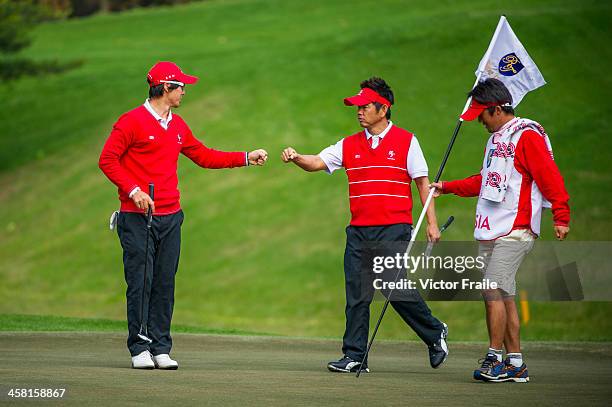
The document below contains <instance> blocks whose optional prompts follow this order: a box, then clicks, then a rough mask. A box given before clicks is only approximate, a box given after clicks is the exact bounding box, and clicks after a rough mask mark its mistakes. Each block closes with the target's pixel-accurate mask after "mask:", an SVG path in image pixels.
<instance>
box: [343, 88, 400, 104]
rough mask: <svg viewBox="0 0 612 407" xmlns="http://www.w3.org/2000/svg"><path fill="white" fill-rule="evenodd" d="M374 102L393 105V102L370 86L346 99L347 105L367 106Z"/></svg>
mask: <svg viewBox="0 0 612 407" xmlns="http://www.w3.org/2000/svg"><path fill="white" fill-rule="evenodd" d="M373 102H378V103H380V104H383V105H387V106H391V102H389V101H388V100H387V99H385V98H384V97H382V96H380V95H379V94H378V93H376V92H375V91H374V90H372V89H370V88H362V89H361V90H360V91H359V93H358V94H356V95H355V96H351V97H348V98H345V99H344V104H345V105H346V106H365V105H367V104H370V103H373Z"/></svg>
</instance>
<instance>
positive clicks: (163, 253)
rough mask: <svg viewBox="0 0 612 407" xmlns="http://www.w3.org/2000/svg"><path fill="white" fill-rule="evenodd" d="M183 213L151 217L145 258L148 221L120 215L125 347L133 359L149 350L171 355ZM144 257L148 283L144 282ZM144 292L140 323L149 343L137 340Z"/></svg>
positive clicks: (119, 230)
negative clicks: (150, 340) (125, 303)
mask: <svg viewBox="0 0 612 407" xmlns="http://www.w3.org/2000/svg"><path fill="white" fill-rule="evenodd" d="M183 218H184V215H183V212H182V211H179V212H177V213H174V214H172V215H165V216H154V217H153V223H152V226H151V232H150V233H149V236H148V238H149V252H148V253H147V254H146V256H145V245H146V240H145V239H146V238H147V227H146V222H147V219H146V217H145V216H144V215H143V214H139V213H129V212H121V213H120V214H119V219H118V221H117V233H118V235H119V240H120V241H121V247H123V267H124V274H125V281H126V283H127V290H126V293H125V295H126V298H127V321H128V339H127V346H128V349H129V351H130V354H131V355H132V356H135V355H138V354H139V353H141V352H142V351H145V350H149V351H150V352H151V353H152V354H153V355H159V354H162V353H170V349H171V348H172V337H171V336H170V324H171V321H172V311H173V309H174V277H175V275H176V271H177V269H178V263H179V255H180V251H181V225H182V223H183ZM145 257H146V259H147V262H148V263H147V282H146V285H145V286H143V283H144V272H145ZM143 290H144V294H145V295H144V315H143V321H145V326H146V327H147V331H148V336H149V338H150V339H152V340H153V342H152V343H151V344H147V343H146V342H145V341H143V340H142V339H140V338H139V337H138V332H139V329H140V304H141V297H142V293H143Z"/></svg>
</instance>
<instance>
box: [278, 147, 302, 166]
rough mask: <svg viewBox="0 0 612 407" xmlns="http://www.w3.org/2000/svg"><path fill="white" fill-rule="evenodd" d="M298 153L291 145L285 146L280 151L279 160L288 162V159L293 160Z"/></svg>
mask: <svg viewBox="0 0 612 407" xmlns="http://www.w3.org/2000/svg"><path fill="white" fill-rule="evenodd" d="M299 156H300V155H299V154H298V153H297V151H295V150H294V149H293V147H287V148H286V149H284V150H283V152H282V153H281V160H283V162H285V163H288V162H289V161H293V160H295V159H296V158H298V157H299Z"/></svg>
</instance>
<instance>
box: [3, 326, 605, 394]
mask: <svg viewBox="0 0 612 407" xmlns="http://www.w3.org/2000/svg"><path fill="white" fill-rule="evenodd" d="M124 341H125V338H124V337H123V336H122V335H119V334H113V333H108V332H104V333H84V332H80V333H74V332H71V333H38V332H37V333H29V332H23V333H5V332H0V356H1V357H2V360H3V361H4V363H3V364H2V366H0V382H1V385H0V391H2V392H3V394H2V401H6V400H7V398H6V396H4V394H6V393H8V389H10V388H53V389H56V388H64V389H66V392H65V397H64V399H62V400H61V404H62V405H78V406H82V405H88V406H98V405H101V406H108V405H113V406H123V405H143V404H156V405H196V404H197V405H211V406H218V405H223V406H244V405H249V406H286V405H292V406H320V405H340V406H345V405H346V406H355V405H383V406H390V405H393V406H395V405H406V404H407V405H418V406H440V405H445V406H450V405H452V406H473V405H474V402H475V400H478V399H480V398H482V397H483V396H485V395H488V394H490V393H491V392H493V393H494V394H495V396H493V398H495V397H498V398H502V397H511V398H512V400H513V401H514V402H516V403H519V404H521V405H538V406H575V405H588V406H607V405H609V397H610V387H609V385H610V380H611V379H612V364H611V363H610V362H611V361H612V349H611V347H610V344H576V343H554V344H551V343H546V344H541V343H529V344H527V345H526V346H525V349H524V356H525V361H526V363H527V364H528V368H529V376H530V379H531V380H530V382H529V383H528V384H508V383H506V384H497V385H496V384H487V383H483V382H476V381H474V380H472V378H471V376H472V370H473V369H474V367H475V366H476V360H477V358H478V357H479V356H481V355H482V351H483V349H484V344H473V343H469V344H466V343H451V348H450V349H451V353H450V355H449V358H448V360H447V361H446V362H445V364H444V365H443V366H442V367H441V368H440V369H436V370H434V369H431V368H430V367H429V362H428V360H427V353H426V348H425V347H424V346H423V345H422V344H420V343H416V342H408V343H407V342H397V341H381V342H379V343H377V344H376V346H375V347H374V348H373V350H372V354H371V355H370V359H369V366H370V368H371V370H372V372H371V373H366V374H363V375H362V376H361V377H360V378H359V379H357V378H355V376H354V375H352V374H350V375H349V374H339V373H330V372H328V371H327V369H326V368H325V365H326V363H327V362H328V361H329V360H331V359H332V358H334V357H335V356H337V345H338V343H337V341H329V340H319V339H312V338H311V339H296V338H278V337H251V336H222V335H186V334H177V335H174V348H173V352H172V355H173V356H174V357H175V358H176V359H177V360H178V362H179V369H178V370H176V371H160V370H154V371H142V370H140V371H137V370H133V369H130V368H129V367H130V359H129V354H128V353H127V351H126V350H125V349H124V347H123V345H124ZM508 386H510V388H509V387H508ZM11 401H14V402H15V400H11ZM15 403H16V404H17V402H15ZM493 403H495V402H493Z"/></svg>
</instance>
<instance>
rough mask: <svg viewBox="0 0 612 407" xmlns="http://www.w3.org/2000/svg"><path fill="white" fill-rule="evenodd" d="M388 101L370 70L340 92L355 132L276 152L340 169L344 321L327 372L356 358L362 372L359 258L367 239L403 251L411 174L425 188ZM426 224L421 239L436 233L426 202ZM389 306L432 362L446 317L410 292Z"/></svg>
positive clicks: (442, 352) (439, 352) (415, 149)
mask: <svg viewBox="0 0 612 407" xmlns="http://www.w3.org/2000/svg"><path fill="white" fill-rule="evenodd" d="M393 103H394V96H393V91H392V90H391V88H390V87H389V86H388V85H387V83H386V82H385V81H384V80H383V79H381V78H377V77H372V78H370V79H368V80H366V81H363V82H362V83H361V90H360V91H359V93H358V94H357V95H355V96H352V97H348V98H346V99H344V104H345V105H347V106H356V107H357V119H358V121H359V125H360V126H361V127H362V128H363V130H362V131H360V132H358V133H355V134H353V135H352V136H348V137H345V138H343V139H341V140H340V141H338V142H337V143H336V144H334V145H331V146H329V147H327V148H325V149H324V150H323V151H321V152H320V153H319V154H318V155H305V154H299V153H297V152H296V151H295V149H293V148H292V147H287V148H286V149H284V151H283V152H282V154H281V158H282V160H283V161H284V162H285V163H287V162H293V163H294V164H296V165H297V166H298V167H300V168H302V169H304V170H306V171H321V170H325V171H327V172H328V173H330V174H331V173H333V172H334V171H336V170H338V169H340V168H342V167H344V169H345V170H346V174H347V176H348V182H349V202H350V209H351V221H350V225H349V226H348V227H347V228H346V249H345V252H344V277H345V291H346V308H345V315H346V328H345V331H344V337H343V345H342V352H343V356H342V357H341V358H340V359H339V360H337V361H332V362H329V363H328V365H327V368H328V369H329V370H330V371H332V372H347V373H348V372H355V371H357V370H358V369H359V367H360V365H361V363H362V362H363V367H362V371H363V372H369V368H368V361H367V360H365V361H364V357H365V353H366V348H367V341H368V332H369V323H370V303H371V301H372V295H370V292H371V294H373V291H374V290H373V287H371V286H369V285H368V284H369V282H368V279H367V278H364V276H363V274H362V272H363V271H364V270H363V267H362V266H363V263H367V260H366V258H365V257H366V256H367V244H368V243H370V242H382V244H383V245H384V243H389V244H391V243H396V245H397V242H402V244H405V245H404V250H405V247H406V246H407V242H408V241H409V240H410V236H411V233H412V210H411V209H412V193H411V183H412V181H414V183H415V184H416V186H417V189H418V191H419V196H420V199H421V202H424V201H425V200H426V199H427V195H428V193H429V190H428V188H427V186H428V184H429V179H428V168H427V163H426V162H425V158H424V157H423V152H422V151H421V148H420V146H419V142H418V140H417V138H416V137H415V136H414V134H412V133H410V132H409V131H407V130H404V129H402V128H400V127H397V126H396V125H395V124H393V123H392V122H391V120H390V119H391V106H392V105H393ZM427 223H428V226H427V236H428V239H429V240H431V241H437V240H439V238H440V231H439V229H438V225H437V221H436V215H435V210H434V207H433V205H431V206H430V207H429V209H428V211H427ZM364 285H368V286H364ZM391 305H392V306H393V308H394V309H395V310H396V311H397V313H398V314H399V315H400V316H401V317H402V319H403V320H404V321H405V322H406V323H407V324H408V325H409V326H410V327H411V328H412V329H413V330H414V331H415V332H416V333H417V335H418V336H419V337H420V338H421V339H422V340H423V342H425V344H426V345H427V347H428V350H429V358H430V363H431V366H432V367H433V368H437V367H439V366H440V365H441V364H442V363H443V362H444V360H445V359H446V356H447V354H448V348H447V345H446V337H447V333H448V328H447V326H446V324H444V323H442V322H440V321H439V320H438V319H437V318H435V317H434V316H433V315H432V313H431V311H430V309H429V307H428V306H427V304H426V303H425V301H423V299H422V298H421V296H420V295H419V294H418V292H416V291H415V292H414V293H413V294H412V298H411V300H410V301H397V300H396V301H394V300H393V299H391Z"/></svg>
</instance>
